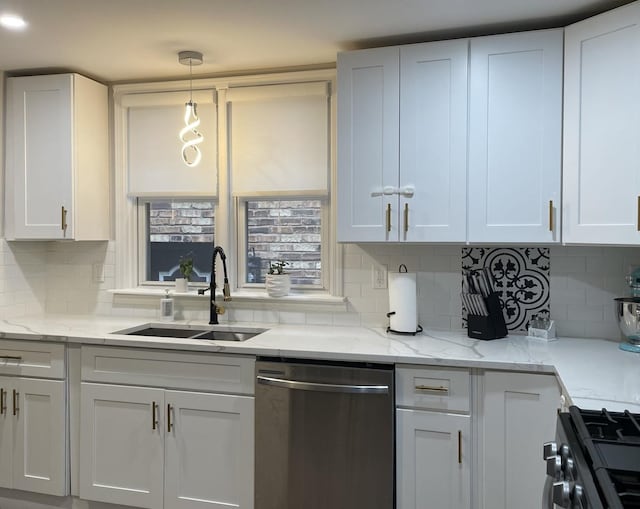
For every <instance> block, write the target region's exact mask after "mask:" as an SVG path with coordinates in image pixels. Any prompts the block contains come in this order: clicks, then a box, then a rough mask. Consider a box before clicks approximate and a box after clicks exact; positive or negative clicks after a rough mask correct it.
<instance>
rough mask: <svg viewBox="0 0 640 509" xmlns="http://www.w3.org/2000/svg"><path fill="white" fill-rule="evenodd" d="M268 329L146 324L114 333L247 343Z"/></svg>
mask: <svg viewBox="0 0 640 509" xmlns="http://www.w3.org/2000/svg"><path fill="white" fill-rule="evenodd" d="M266 331H267V329H260V328H258V327H231V326H229V325H210V326H202V327H197V326H196V327H193V326H180V325H170V324H158V323H145V324H142V325H137V326H136V327H131V328H129V329H123V330H119V331H115V332H112V334H124V335H126V336H151V337H160V338H182V339H208V340H215V341H246V340H247V339H250V338H252V337H254V336H257V335H258V334H261V333H263V332H266Z"/></svg>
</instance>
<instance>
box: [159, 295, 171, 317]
mask: <svg viewBox="0 0 640 509" xmlns="http://www.w3.org/2000/svg"><path fill="white" fill-rule="evenodd" d="M160 319H161V320H162V321H163V322H171V321H173V298H172V297H171V295H169V290H165V295H164V297H163V298H162V299H160Z"/></svg>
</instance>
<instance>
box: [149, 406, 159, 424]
mask: <svg viewBox="0 0 640 509" xmlns="http://www.w3.org/2000/svg"><path fill="white" fill-rule="evenodd" d="M157 410H158V404H157V403H156V402H155V401H153V402H152V403H151V429H156V426H157V425H158V416H157Z"/></svg>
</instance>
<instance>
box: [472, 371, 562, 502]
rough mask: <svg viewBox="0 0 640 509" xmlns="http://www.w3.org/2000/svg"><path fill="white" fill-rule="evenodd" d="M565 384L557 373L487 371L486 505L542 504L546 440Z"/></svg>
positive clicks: (483, 458) (551, 433)
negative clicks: (542, 458)
mask: <svg viewBox="0 0 640 509" xmlns="http://www.w3.org/2000/svg"><path fill="white" fill-rule="evenodd" d="M559 406H560V389H559V387H558V383H557V382H556V378H555V376H553V375H534V374H522V373H494V372H487V373H486V374H485V376H484V399H483V415H484V417H483V423H482V428H483V435H484V441H483V444H482V445H483V450H484V453H483V454H482V456H481V458H480V462H481V465H482V466H481V468H482V473H481V476H480V478H481V479H484V482H483V493H484V508H485V509H511V508H514V507H518V508H520V509H538V508H539V507H540V506H541V505H542V492H543V488H544V483H545V476H546V472H545V467H544V462H543V461H541V459H540V450H541V449H540V448H541V447H542V444H543V443H544V442H545V441H547V440H549V439H550V437H551V438H552V437H554V436H555V427H556V418H557V412H556V410H557V409H558V407H559Z"/></svg>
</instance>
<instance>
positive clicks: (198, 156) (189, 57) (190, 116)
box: [178, 51, 204, 167]
mask: <svg viewBox="0 0 640 509" xmlns="http://www.w3.org/2000/svg"><path fill="white" fill-rule="evenodd" d="M178 61H179V62H180V63H181V64H183V65H188V66H189V102H188V103H186V104H185V109H184V127H183V128H182V129H181V130H180V133H179V134H178V136H179V137H180V141H182V160H183V161H184V164H186V165H187V166H189V167H193V166H197V165H198V164H199V163H200V161H201V160H202V152H201V151H200V148H199V147H198V145H200V143H202V142H203V141H204V137H203V136H202V133H200V131H198V126H200V119H199V118H198V110H197V108H198V105H197V104H196V103H194V102H193V73H192V69H191V68H192V66H193V65H200V64H202V53H200V52H198V51H181V52H180V53H178Z"/></svg>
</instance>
